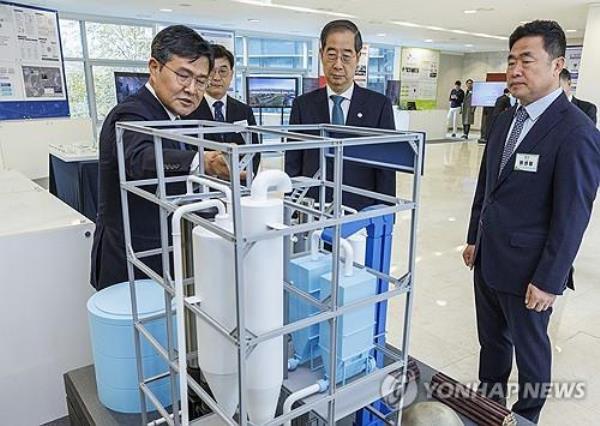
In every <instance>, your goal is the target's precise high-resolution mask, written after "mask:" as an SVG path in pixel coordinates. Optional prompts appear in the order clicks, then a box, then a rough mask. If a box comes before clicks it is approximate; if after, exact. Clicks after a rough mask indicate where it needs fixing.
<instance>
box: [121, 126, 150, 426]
mask: <svg viewBox="0 0 600 426" xmlns="http://www.w3.org/2000/svg"><path fill="white" fill-rule="evenodd" d="M116 133H117V163H118V166H119V182H120V187H121V189H120V190H121V211H122V214H123V234H124V237H125V251H126V256H127V277H128V279H129V294H130V296H131V319H132V325H133V336H134V347H135V362H136V368H137V375H138V382H139V384H138V386H139V393H140V411H141V414H142V416H141V417H142V425H143V426H145V425H146V424H147V423H148V408H147V406H146V395H145V394H144V391H143V390H142V383H143V382H144V366H143V364H142V345H141V336H140V332H139V330H138V329H137V325H139V323H140V320H139V317H138V308H137V295H136V291H135V290H136V289H135V272H134V269H133V264H132V263H131V261H130V260H129V256H131V255H133V252H134V250H133V246H132V244H131V226H130V223H129V202H128V201H129V200H128V198H127V197H128V193H127V190H126V189H125V188H124V187H123V184H124V183H126V182H127V176H126V175H125V153H124V148H123V133H124V130H123V129H122V128H117V129H116Z"/></svg>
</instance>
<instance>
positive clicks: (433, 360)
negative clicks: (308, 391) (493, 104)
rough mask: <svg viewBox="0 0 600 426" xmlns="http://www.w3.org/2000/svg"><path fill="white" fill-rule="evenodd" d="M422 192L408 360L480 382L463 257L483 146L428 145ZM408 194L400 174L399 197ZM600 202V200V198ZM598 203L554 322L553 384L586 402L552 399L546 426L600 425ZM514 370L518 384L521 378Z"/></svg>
mask: <svg viewBox="0 0 600 426" xmlns="http://www.w3.org/2000/svg"><path fill="white" fill-rule="evenodd" d="M426 149H427V152H426V154H425V158H426V168H425V176H424V179H423V185H422V193H421V202H422V204H421V212H420V225H419V240H418V258H417V275H416V283H417V287H416V293H415V294H416V296H415V304H414V312H413V316H412V318H413V320H412V336H411V343H410V353H411V355H412V356H414V357H416V358H417V359H419V360H422V361H424V362H426V363H428V364H430V365H431V366H432V367H434V368H437V369H440V370H442V371H444V372H445V373H446V374H448V375H450V376H453V377H454V378H456V379H458V380H460V381H462V382H465V383H473V382H476V380H477V365H478V350H479V345H478V342H477V335H476V329H475V324H476V323H475V312H474V301H473V288H472V273H471V272H470V271H469V270H468V269H467V268H465V267H464V265H463V263H462V259H461V252H462V249H463V247H464V243H465V235H466V230H467V221H468V219H469V212H470V207H471V202H472V198H473V193H474V191H475V183H476V177H477V173H478V170H479V165H480V161H481V155H482V154H483V149H484V145H481V144H478V143H477V142H476V141H475V140H470V141H468V142H461V143H448V144H433V145H427V148H426ZM408 189H409V186H408V181H407V179H406V176H405V175H402V174H398V191H399V194H400V195H401V194H405V195H406V193H407V191H408ZM599 198H600V197H599ZM408 225H409V222H408V218H407V217H406V216H399V217H398V218H397V222H396V234H395V239H396V240H398V242H403V241H405V240H406V238H407V231H408ZM398 247H401V245H399V244H395V252H394V255H393V265H395V267H396V268H398V267H403V265H404V264H405V261H406V256H405V253H404V252H400V251H398ZM598 265H600V200H597V201H596V204H595V211H594V213H593V217H592V220H591V223H590V226H589V228H588V230H587V233H586V237H585V239H584V241H583V244H582V247H581V250H580V252H579V255H578V257H577V260H576V263H575V268H576V276H575V280H576V287H577V291H575V292H571V291H569V292H568V294H566V295H565V296H562V297H560V298H559V300H558V302H557V306H556V309H555V311H554V313H553V315H552V320H551V325H550V337H551V339H552V342H553V346H554V353H553V357H554V365H553V376H554V380H555V381H569V382H571V381H583V382H585V383H586V386H587V394H586V396H585V398H583V399H579V400H549V401H548V402H547V404H546V407H545V408H544V411H543V412H542V416H541V424H542V425H565V424H568V425H570V426H571V425H590V424H598V419H599V418H600V374H598V367H599V366H600V363H599V361H598V360H599V359H600V310H599V309H598V306H600V286H598V284H599V283H600V279H599V278H598V277H599V273H598ZM402 318H403V316H402V306H401V305H400V303H397V302H394V303H392V304H391V307H390V310H389V314H388V329H389V335H390V338H391V340H392V342H395V343H396V344H398V342H399V341H400V333H401V331H402ZM514 373H515V371H513V380H516V375H515V374H514Z"/></svg>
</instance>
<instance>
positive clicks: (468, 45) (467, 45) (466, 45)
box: [465, 44, 473, 47]
mask: <svg viewBox="0 0 600 426" xmlns="http://www.w3.org/2000/svg"><path fill="white" fill-rule="evenodd" d="M465 47H473V45H472V44H465Z"/></svg>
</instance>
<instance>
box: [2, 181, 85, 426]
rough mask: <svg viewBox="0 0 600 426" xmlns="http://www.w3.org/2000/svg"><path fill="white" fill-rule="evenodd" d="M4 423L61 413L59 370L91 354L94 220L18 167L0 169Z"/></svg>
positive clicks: (16, 424)
mask: <svg viewBox="0 0 600 426" xmlns="http://www.w3.org/2000/svg"><path fill="white" fill-rule="evenodd" d="M0 217H1V218H2V220H1V221H0V271H2V280H1V281H0V288H1V289H2V295H1V296H0V324H1V325H0V341H1V342H2V343H1V347H2V349H0V413H2V420H1V421H0V423H1V424H3V425H10V426H31V425H39V424H43V423H46V422H49V421H51V420H54V419H56V418H60V417H63V416H64V415H65V414H66V412H67V408H66V404H65V401H64V398H63V395H64V388H63V383H62V375H63V374H64V372H66V371H69V370H71V369H73V368H77V367H80V366H82V365H88V364H89V363H90V362H91V361H92V357H91V350H90V340H89V333H88V323H87V311H86V302H87V299H88V298H89V297H90V295H91V294H92V292H93V289H92V287H91V286H90V284H89V275H90V250H91V245H92V235H93V231H94V224H93V223H91V222H90V221H89V220H87V219H86V218H85V217H83V216H82V215H81V214H79V213H78V212H76V211H74V210H73V209H72V208H70V207H69V206H67V205H65V204H64V203H62V202H61V201H60V200H58V199H57V198H56V197H53V196H52V195H50V194H49V193H48V192H47V191H46V190H44V189H43V188H41V187H40V186H38V185H36V184H35V183H33V182H32V181H30V180H29V179H27V178H26V177H25V176H23V175H22V174H20V173H18V172H15V171H9V172H0Z"/></svg>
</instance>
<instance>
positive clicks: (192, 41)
mask: <svg viewBox="0 0 600 426" xmlns="http://www.w3.org/2000/svg"><path fill="white" fill-rule="evenodd" d="M212 66H213V57H212V51H211V49H210V45H209V43H208V42H206V41H205V40H204V39H203V38H202V37H201V36H200V35H198V33H197V32H196V31H194V30H193V29H191V28H189V27H186V26H184V25H173V26H170V27H167V28H165V29H163V30H161V31H160V32H159V33H158V34H156V36H155V37H154V39H153V40H152V46H151V57H150V59H149V61H148V68H149V71H150V78H149V80H148V83H146V85H145V86H144V87H142V88H141V89H140V90H139V91H138V92H137V93H136V94H134V95H132V96H129V97H128V98H127V99H126V100H125V101H124V102H121V103H120V104H118V105H117V106H115V107H114V108H113V109H112V110H111V112H110V113H109V114H108V116H107V117H106V119H105V120H104V124H103V125H102V131H101V132H100V143H99V149H100V159H99V165H98V215H97V218H96V230H95V232H94V242H93V245H92V259H91V277H90V281H91V284H92V286H93V287H95V288H96V289H97V290H101V289H103V288H105V287H108V286H110V285H112V284H116V283H120V282H123V281H126V280H127V279H128V274H127V261H126V252H125V240H124V236H123V235H124V229H123V217H122V208H121V189H120V184H119V168H118V161H117V147H116V132H115V123H117V122H119V121H155V120H176V119H178V118H179V117H181V116H186V115H188V114H190V113H191V112H193V111H194V110H195V109H196V108H197V107H198V105H199V104H200V101H201V100H202V97H203V95H204V90H205V88H206V85H207V83H208V79H209V75H210V71H211V69H212ZM123 145H124V154H125V173H126V177H127V179H130V180H131V179H151V178H156V156H155V151H154V141H153V138H152V136H148V135H145V134H142V133H134V132H130V131H125V132H124V133H123ZM163 158H164V168H165V174H166V175H167V176H173V175H182V174H189V173H190V172H191V171H193V170H195V169H196V168H197V166H198V163H199V154H198V153H197V152H196V151H195V150H193V149H187V145H185V144H179V143H176V142H174V141H169V140H166V139H163ZM204 167H205V169H206V171H207V172H208V173H212V174H215V175H218V176H222V177H224V178H225V177H228V176H229V169H228V168H227V164H226V163H225V161H224V159H223V157H222V155H221V154H220V153H219V152H207V153H205V155H204ZM128 204H129V215H130V222H131V225H130V226H131V239H132V246H133V250H134V251H136V252H140V251H146V250H152V249H156V248H159V247H160V246H161V241H160V227H159V210H158V206H157V205H156V204H154V203H151V202H149V201H146V200H144V199H142V198H141V197H139V196H135V195H129V197H128ZM144 262H145V263H146V264H147V265H148V266H150V267H151V268H152V269H153V270H154V271H156V272H158V273H159V274H162V261H161V256H160V255H158V256H150V257H147V258H145V259H144ZM136 276H137V277H143V275H142V274H141V273H139V271H137V270H136Z"/></svg>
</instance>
